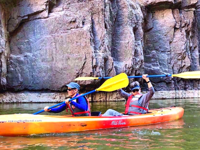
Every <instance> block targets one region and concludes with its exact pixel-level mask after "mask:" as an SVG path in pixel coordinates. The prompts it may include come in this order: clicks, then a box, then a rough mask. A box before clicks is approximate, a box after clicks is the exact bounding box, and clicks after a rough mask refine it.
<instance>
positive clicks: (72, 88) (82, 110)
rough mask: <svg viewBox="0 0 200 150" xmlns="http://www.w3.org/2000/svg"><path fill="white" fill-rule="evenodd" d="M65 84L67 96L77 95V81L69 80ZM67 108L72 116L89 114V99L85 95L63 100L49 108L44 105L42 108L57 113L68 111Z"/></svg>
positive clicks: (78, 86) (78, 88)
mask: <svg viewBox="0 0 200 150" xmlns="http://www.w3.org/2000/svg"><path fill="white" fill-rule="evenodd" d="M66 86H67V93H68V96H69V97H71V98H73V97H78V96H79V93H78V91H79V90H80V85H79V84H78V83H75V82H70V83H69V84H67V85H66ZM68 108H69V110H70V111H71V113H72V116H90V106H89V101H88V100H87V98H86V97H85V96H83V97H79V98H78V99H75V100H73V101H69V99H67V100H65V103H64V104H62V105H60V106H59V107H56V108H52V109H49V106H46V107H45V108H44V111H46V112H53V113H59V112H61V111H63V110H66V111H68Z"/></svg>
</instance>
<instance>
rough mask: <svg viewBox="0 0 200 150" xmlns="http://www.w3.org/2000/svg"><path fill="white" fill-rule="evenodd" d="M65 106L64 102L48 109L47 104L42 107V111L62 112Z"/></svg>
mask: <svg viewBox="0 0 200 150" xmlns="http://www.w3.org/2000/svg"><path fill="white" fill-rule="evenodd" d="M66 107H67V105H66V104H65V103H64V104H62V105H60V106H59V107H56V108H51V109H48V108H49V106H46V107H45V108H44V111H46V112H53V113H59V112H62V111H63V110H65V109H66Z"/></svg>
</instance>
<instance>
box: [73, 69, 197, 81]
mask: <svg viewBox="0 0 200 150" xmlns="http://www.w3.org/2000/svg"><path fill="white" fill-rule="evenodd" d="M147 77H149V78H157V77H178V78H183V79H199V78H200V71H190V72H183V73H179V74H163V75H148V76H147ZM109 78H111V77H78V78H76V79H75V80H94V79H109ZM128 78H142V76H128Z"/></svg>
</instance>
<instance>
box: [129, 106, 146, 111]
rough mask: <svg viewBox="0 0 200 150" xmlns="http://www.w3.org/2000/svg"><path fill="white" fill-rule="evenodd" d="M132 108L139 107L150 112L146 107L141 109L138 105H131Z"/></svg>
mask: <svg viewBox="0 0 200 150" xmlns="http://www.w3.org/2000/svg"><path fill="white" fill-rule="evenodd" d="M131 107H137V108H141V109H143V110H146V111H147V112H148V109H146V108H144V107H141V106H137V105H131Z"/></svg>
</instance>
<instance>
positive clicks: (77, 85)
mask: <svg viewBox="0 0 200 150" xmlns="http://www.w3.org/2000/svg"><path fill="white" fill-rule="evenodd" d="M66 86H67V87H70V88H72V89H73V88H75V89H78V90H80V85H79V84H78V83H75V82H70V83H69V84H67V85H66Z"/></svg>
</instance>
